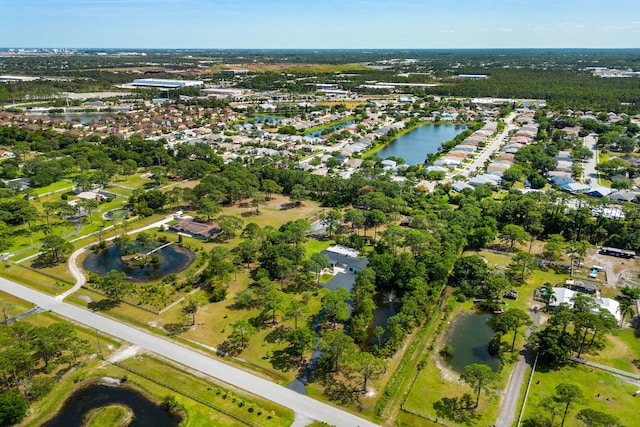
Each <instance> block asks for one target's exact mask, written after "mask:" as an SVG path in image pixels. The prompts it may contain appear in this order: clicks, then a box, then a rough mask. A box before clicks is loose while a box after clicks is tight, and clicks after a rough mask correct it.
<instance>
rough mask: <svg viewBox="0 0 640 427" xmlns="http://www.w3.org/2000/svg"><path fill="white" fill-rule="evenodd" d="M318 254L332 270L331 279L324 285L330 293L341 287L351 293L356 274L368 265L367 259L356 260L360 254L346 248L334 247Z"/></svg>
mask: <svg viewBox="0 0 640 427" xmlns="http://www.w3.org/2000/svg"><path fill="white" fill-rule="evenodd" d="M320 253H321V254H322V255H324V257H325V258H326V259H327V261H328V262H329V264H330V265H331V267H332V268H333V279H331V281H330V282H329V283H327V284H326V285H325V287H326V288H328V289H331V290H332V291H335V290H336V289H337V288H338V287H340V286H342V287H343V288H345V289H346V290H348V291H349V292H351V289H352V288H353V285H354V283H355V282H356V274H357V273H358V272H359V271H361V270H363V269H365V268H366V267H367V264H369V260H368V259H367V258H357V256H358V255H359V254H360V253H359V252H358V251H357V250H355V249H352V248H347V247H346V246H340V245H335V246H332V247H330V248H328V249H326V250H324V251H322V252H320Z"/></svg>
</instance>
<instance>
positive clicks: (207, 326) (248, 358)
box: [155, 269, 326, 384]
mask: <svg viewBox="0 0 640 427" xmlns="http://www.w3.org/2000/svg"><path fill="white" fill-rule="evenodd" d="M250 283H251V279H250V277H249V272H248V271H247V270H246V269H243V270H241V271H240V272H239V274H238V277H237V280H235V279H231V281H230V282H229V288H228V295H227V297H226V299H225V300H224V301H220V302H215V303H209V304H206V305H204V306H202V307H201V308H200V309H199V310H198V313H197V315H196V325H195V326H193V327H191V328H189V329H188V330H187V331H186V332H184V333H183V334H181V336H182V337H184V338H187V339H189V340H193V341H196V342H199V343H203V344H205V345H207V346H211V347H216V348H217V347H220V345H221V344H223V343H224V341H226V340H227V338H228V336H229V334H230V333H231V328H230V327H229V325H230V324H231V323H233V322H235V321H236V320H240V319H245V320H250V319H252V318H257V317H258V316H259V315H260V313H261V311H262V310H261V309H259V308H258V309H252V310H245V309H235V308H234V307H233V301H234V297H235V295H236V294H237V293H238V292H239V291H241V290H244V289H245V288H246V287H247V286H248V285H249V284H250ZM275 285H276V286H278V283H277V282H276V283H275ZM324 292H326V290H320V291H319V292H318V293H317V296H313V294H312V296H311V298H310V300H309V303H308V305H307V309H308V315H309V316H313V315H315V314H317V313H318V312H319V311H320V298H321V295H323V293H324ZM284 296H285V299H286V300H287V302H285V303H284V304H283V307H286V306H287V304H288V300H290V299H292V298H295V299H300V296H299V295H297V294H291V293H284ZM181 310H182V306H181V305H180V304H178V305H176V306H174V307H173V308H171V309H170V310H167V311H166V312H164V313H163V314H162V315H161V316H158V318H157V319H156V323H155V324H156V326H157V327H163V326H165V325H167V324H176V323H184V322H185V319H184V318H183V316H182V312H181ZM276 317H277V322H278V323H277V324H276V325H270V324H269V322H266V324H265V327H263V328H261V329H258V332H257V333H256V334H255V335H254V336H252V337H251V339H250V340H249V345H248V347H247V348H246V349H245V350H243V351H242V352H241V353H240V354H239V357H240V358H241V359H242V361H241V362H242V363H244V364H245V365H247V366H249V367H250V368H252V369H254V370H255V369H257V370H258V372H261V373H263V374H264V375H267V376H269V377H270V378H271V379H272V380H273V381H275V382H277V383H279V384H288V383H289V382H291V381H293V379H295V377H296V376H297V373H298V372H297V370H298V368H299V366H298V365H297V363H291V362H292V361H290V360H287V359H286V358H282V357H280V358H279V357H277V356H278V355H279V354H280V353H279V351H281V350H283V349H284V348H285V347H286V346H287V344H286V343H285V342H283V341H282V336H283V334H284V333H285V332H286V331H287V330H290V329H293V327H294V322H293V320H283V315H282V313H281V312H277V316H276Z"/></svg>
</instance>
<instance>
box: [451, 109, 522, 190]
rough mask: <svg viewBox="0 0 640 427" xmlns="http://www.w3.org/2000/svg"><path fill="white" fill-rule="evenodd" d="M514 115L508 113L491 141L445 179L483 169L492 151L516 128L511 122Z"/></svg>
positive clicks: (515, 115)
mask: <svg viewBox="0 0 640 427" xmlns="http://www.w3.org/2000/svg"><path fill="white" fill-rule="evenodd" d="M516 117H517V114H516V113H511V114H509V115H508V116H507V117H506V118H505V119H504V124H505V127H504V130H503V131H502V132H500V133H499V134H498V135H496V137H495V138H494V139H493V141H491V142H490V143H489V144H488V145H487V146H485V147H484V148H483V149H482V151H480V152H479V153H478V154H477V155H476V157H475V159H473V161H472V162H471V163H470V164H468V165H464V168H463V169H462V171H459V172H456V173H454V174H452V175H451V176H449V177H448V178H447V179H446V180H445V181H452V180H453V178H454V177H455V176H464V177H465V178H468V177H469V176H470V175H471V174H472V173H474V172H476V171H479V170H481V169H483V168H484V164H485V162H486V161H487V160H488V159H489V158H490V157H491V156H492V155H493V153H495V152H496V151H498V150H499V149H500V147H501V146H502V144H504V143H505V141H506V140H507V138H508V137H509V132H510V131H512V130H514V129H515V128H516V127H515V125H514V124H513V120H514V119H515V118H516Z"/></svg>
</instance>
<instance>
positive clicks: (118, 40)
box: [0, 0, 640, 49]
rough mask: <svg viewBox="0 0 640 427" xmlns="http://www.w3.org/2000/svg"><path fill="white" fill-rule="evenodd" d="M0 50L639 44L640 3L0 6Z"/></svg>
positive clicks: (233, 0)
mask: <svg viewBox="0 0 640 427" xmlns="http://www.w3.org/2000/svg"><path fill="white" fill-rule="evenodd" d="M0 46H1V47H77V48H92V47H95V48H308V49H322V48H424V49H429V48H527V47H532V48H565V47H568V48H626V47H632V48H640V3H639V2H638V0H616V1H611V0H553V1H551V0H519V1H518V0H453V1H445V0H307V1H303V0H0Z"/></svg>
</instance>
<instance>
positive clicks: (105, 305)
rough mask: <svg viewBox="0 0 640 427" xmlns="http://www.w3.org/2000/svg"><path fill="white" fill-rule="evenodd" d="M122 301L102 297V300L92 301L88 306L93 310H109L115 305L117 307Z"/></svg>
mask: <svg viewBox="0 0 640 427" xmlns="http://www.w3.org/2000/svg"><path fill="white" fill-rule="evenodd" d="M119 304H120V303H119V302H118V301H114V300H112V299H109V298H105V299H101V300H100V301H91V302H90V303H88V304H87V307H88V308H89V310H91V311H107V310H111V309H112V308H114V307H117V306H118V305H119Z"/></svg>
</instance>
